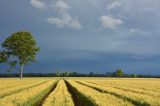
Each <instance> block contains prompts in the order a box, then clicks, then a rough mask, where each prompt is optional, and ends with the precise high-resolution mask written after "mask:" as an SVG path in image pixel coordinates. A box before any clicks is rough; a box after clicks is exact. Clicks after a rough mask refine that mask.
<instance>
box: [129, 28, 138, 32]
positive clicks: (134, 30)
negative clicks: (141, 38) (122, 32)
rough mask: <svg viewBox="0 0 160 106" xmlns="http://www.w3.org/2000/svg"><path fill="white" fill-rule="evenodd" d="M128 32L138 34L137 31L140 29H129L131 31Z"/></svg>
mask: <svg viewBox="0 0 160 106" xmlns="http://www.w3.org/2000/svg"><path fill="white" fill-rule="evenodd" d="M129 31H130V32H138V31H140V29H134V28H131V29H129Z"/></svg>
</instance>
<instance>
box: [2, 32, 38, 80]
mask: <svg viewBox="0 0 160 106" xmlns="http://www.w3.org/2000/svg"><path fill="white" fill-rule="evenodd" d="M2 47H3V48H4V50H3V52H0V63H4V62H6V63H8V64H9V65H10V68H9V70H8V71H10V70H12V69H13V68H15V67H16V65H17V64H18V63H19V65H20V77H21V78H22V74H23V67H24V65H26V64H29V63H30V62H35V58H36V54H37V52H38V51H39V50H40V49H39V48H38V47H37V46H36V41H35V39H34V38H33V36H32V34H31V33H30V32H16V33H13V34H12V35H11V36H9V37H8V38H7V39H6V40H5V41H4V42H3V43H2Z"/></svg>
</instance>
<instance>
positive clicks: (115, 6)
mask: <svg viewBox="0 0 160 106" xmlns="http://www.w3.org/2000/svg"><path fill="white" fill-rule="evenodd" d="M120 6H122V3H121V2H119V1H114V2H112V3H111V4H109V5H108V6H107V9H108V10H111V9H115V8H117V7H120Z"/></svg>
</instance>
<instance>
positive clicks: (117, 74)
mask: <svg viewBox="0 0 160 106" xmlns="http://www.w3.org/2000/svg"><path fill="white" fill-rule="evenodd" d="M23 76H24V77H117V78H160V75H159V76H154V75H140V74H125V73H124V72H123V71H122V69H117V70H116V71H115V72H106V73H105V74H100V73H94V72H90V73H88V74H82V73H78V72H58V73H57V72H56V73H24V75H23ZM0 77H19V74H18V73H17V74H16V73H15V74H13V73H12V74H11V73H8V74H0Z"/></svg>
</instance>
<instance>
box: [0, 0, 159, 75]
mask: <svg viewBox="0 0 160 106" xmlns="http://www.w3.org/2000/svg"><path fill="white" fill-rule="evenodd" d="M159 17H160V1H159V0H1V1H0V42H1V43H2V42H3V41H4V40H5V39H6V38H7V37H8V36H10V35H11V34H12V33H14V32H17V31H29V32H31V33H32V34H33V36H34V38H35V39H36V41H37V45H38V46H39V47H40V49H41V51H40V52H39V53H38V55H37V63H36V64H31V65H29V66H25V70H24V71H25V72H33V73H52V72H56V70H62V71H71V72H72V71H76V72H80V73H89V72H95V73H106V72H114V71H115V70H116V69H117V68H122V69H123V71H124V72H125V73H129V74H130V73H135V74H149V75H160V30H159V28H160V24H159V23H160V18H159ZM0 50H2V47H0ZM5 70H6V65H4V64H2V65H0V72H6V71H5ZM14 72H16V70H15V71H14Z"/></svg>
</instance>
